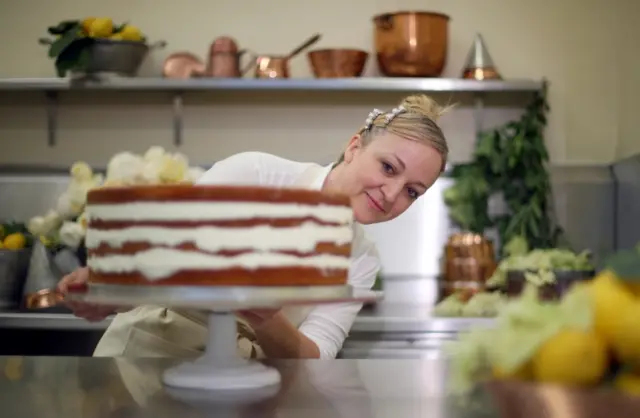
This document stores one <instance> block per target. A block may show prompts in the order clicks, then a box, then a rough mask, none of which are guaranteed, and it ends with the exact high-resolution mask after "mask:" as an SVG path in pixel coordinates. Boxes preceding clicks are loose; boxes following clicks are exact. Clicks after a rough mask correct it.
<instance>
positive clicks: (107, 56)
mask: <svg viewBox="0 0 640 418" xmlns="http://www.w3.org/2000/svg"><path fill="white" fill-rule="evenodd" d="M150 49H151V46H150V45H148V44H147V43H145V42H139V41H124V40H112V39H94V40H93V43H92V44H91V45H90V46H88V47H87V55H88V57H87V61H86V64H85V65H86V67H85V68H84V71H83V72H84V73H86V74H95V73H112V74H117V75H121V76H126V77H133V76H135V75H136V74H137V73H138V69H139V68H140V65H142V62H143V61H144V59H145V57H146V56H147V54H148V52H149V50H150Z"/></svg>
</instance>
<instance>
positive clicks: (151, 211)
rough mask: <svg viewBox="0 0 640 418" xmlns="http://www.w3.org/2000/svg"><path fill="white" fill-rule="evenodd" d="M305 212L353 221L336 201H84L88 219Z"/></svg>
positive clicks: (228, 217)
mask: <svg viewBox="0 0 640 418" xmlns="http://www.w3.org/2000/svg"><path fill="white" fill-rule="evenodd" d="M308 216H310V217H314V218H317V219H319V220H321V221H324V222H332V223H339V224H345V223H351V222H352V221H353V211H352V210H351V208H350V207H347V206H337V205H316V206H314V205H304V204H295V203H260V202H133V203H114V204H88V205H87V218H88V219H89V220H92V219H101V220H105V221H135V220H147V221H184V220H191V221H223V220H236V219H253V218H304V217H308Z"/></svg>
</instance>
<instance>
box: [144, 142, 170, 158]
mask: <svg viewBox="0 0 640 418" xmlns="http://www.w3.org/2000/svg"><path fill="white" fill-rule="evenodd" d="M165 154H166V152H165V150H164V148H162V147H159V146H154V147H151V148H149V149H148V150H147V152H146V153H145V154H144V160H145V161H147V162H151V161H158V160H161V159H162V157H164V155H165Z"/></svg>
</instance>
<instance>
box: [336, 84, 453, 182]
mask: <svg viewBox="0 0 640 418" xmlns="http://www.w3.org/2000/svg"><path fill="white" fill-rule="evenodd" d="M452 107H453V106H445V107H443V106H440V105H439V104H438V103H437V102H436V101H435V100H434V99H432V98H431V97H429V96H427V95H424V94H414V95H411V96H408V97H405V99H404V100H403V101H402V102H401V103H400V106H399V107H398V108H396V109H394V110H397V109H402V110H401V111H392V112H388V113H379V114H378V113H376V114H373V116H375V117H374V118H373V119H371V120H368V121H367V123H366V124H365V125H364V126H362V128H360V130H359V131H358V135H360V137H361V138H362V143H363V145H364V146H366V145H368V144H369V143H370V142H371V141H373V140H374V139H375V137H376V136H377V135H380V134H382V133H384V132H391V133H392V134H394V135H398V136H400V137H402V138H405V139H409V140H412V141H419V142H423V143H425V144H426V145H429V146H430V147H432V148H433V149H435V150H436V151H438V153H439V154H440V155H441V156H442V167H441V168H440V170H441V171H444V168H445V166H446V162H447V157H448V155H449V146H448V145H447V140H446V138H445V137H444V133H443V132H442V129H440V127H439V126H438V124H437V121H438V119H439V118H440V116H442V115H443V114H445V113H446V112H447V111H449V110H450V109H451V108H452ZM369 122H370V124H369ZM343 160H344V153H343V154H342V155H341V156H340V158H339V160H338V162H337V164H340V163H341V162H342V161H343Z"/></svg>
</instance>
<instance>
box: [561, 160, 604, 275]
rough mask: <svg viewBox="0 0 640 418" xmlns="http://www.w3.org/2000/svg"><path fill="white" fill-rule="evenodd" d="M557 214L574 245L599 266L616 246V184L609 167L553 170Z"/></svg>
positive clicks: (570, 167)
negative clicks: (590, 253)
mask: <svg viewBox="0 0 640 418" xmlns="http://www.w3.org/2000/svg"><path fill="white" fill-rule="evenodd" d="M550 174H551V182H552V186H553V197H554V199H553V202H554V205H555V206H554V212H555V215H556V216H557V217H558V221H559V223H560V225H561V226H562V227H563V228H564V230H565V232H566V236H567V238H568V240H569V242H570V243H571V244H572V246H573V247H574V248H575V249H576V250H577V251H581V250H583V249H587V248H588V249H590V250H591V251H592V252H593V255H594V262H595V263H596V265H598V266H599V265H600V264H601V262H602V260H603V258H604V257H605V256H606V255H608V254H610V253H611V252H612V251H613V250H614V249H615V246H616V243H615V233H614V231H615V213H614V190H615V181H614V179H613V177H612V175H611V170H610V168H609V167H608V166H588V167H587V166H585V167H581V166H565V167H552V169H551V173H550Z"/></svg>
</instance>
